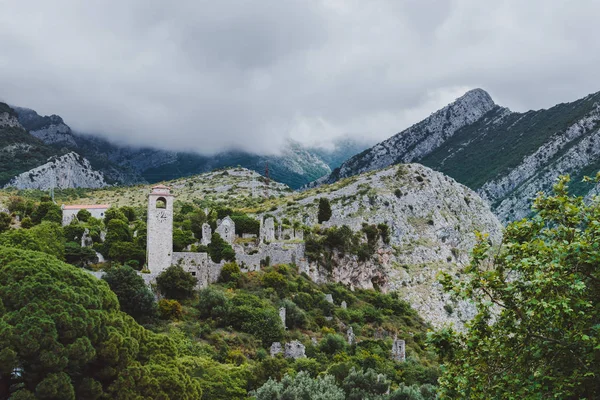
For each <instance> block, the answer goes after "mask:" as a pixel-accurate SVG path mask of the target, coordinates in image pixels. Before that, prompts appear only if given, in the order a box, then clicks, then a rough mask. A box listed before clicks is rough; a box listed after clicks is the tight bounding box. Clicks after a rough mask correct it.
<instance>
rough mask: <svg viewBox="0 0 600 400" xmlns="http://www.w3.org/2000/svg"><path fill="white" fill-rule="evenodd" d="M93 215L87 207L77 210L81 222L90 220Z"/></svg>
mask: <svg viewBox="0 0 600 400" xmlns="http://www.w3.org/2000/svg"><path fill="white" fill-rule="evenodd" d="M91 217H92V213H90V212H89V211H88V210H86V209H85V208H82V209H81V210H79V211H77V220H78V221H79V222H88V221H89V219H90V218H91Z"/></svg>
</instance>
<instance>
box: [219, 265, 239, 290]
mask: <svg viewBox="0 0 600 400" xmlns="http://www.w3.org/2000/svg"><path fill="white" fill-rule="evenodd" d="M241 277H242V271H240V267H239V266H238V265H237V263H235V262H230V263H227V264H225V265H223V268H222V269H221V275H220V276H219V282H222V283H233V284H234V285H237V283H238V281H239V280H240V279H241Z"/></svg>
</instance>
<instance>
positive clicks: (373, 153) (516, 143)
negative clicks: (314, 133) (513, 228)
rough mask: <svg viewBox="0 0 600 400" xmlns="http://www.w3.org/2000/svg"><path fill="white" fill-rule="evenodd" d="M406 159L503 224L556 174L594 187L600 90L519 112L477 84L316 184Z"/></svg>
mask: <svg viewBox="0 0 600 400" xmlns="http://www.w3.org/2000/svg"><path fill="white" fill-rule="evenodd" d="M405 162H419V163H421V164H424V165H426V166H428V167H431V168H433V169H435V170H437V171H440V172H443V173H445V174H447V175H449V176H451V177H453V178H454V179H456V180H457V181H458V182H460V183H463V184H464V185H466V186H468V187H470V188H471V189H473V190H475V191H477V192H478V193H479V194H480V195H481V197H483V198H484V199H485V200H486V201H488V202H489V204H490V205H491V207H492V210H493V211H494V212H495V213H496V215H497V216H498V217H499V218H500V220H501V221H502V222H505V223H507V222H509V221H513V220H517V219H520V218H523V217H525V216H527V215H529V214H530V213H531V211H530V208H531V203H532V200H533V198H534V197H535V196H536V194H537V193H538V192H540V191H543V192H549V191H550V190H551V188H552V185H553V183H554V182H555V181H556V179H557V178H558V176H559V175H564V174H569V175H571V177H572V189H573V191H574V193H575V194H578V195H583V196H589V194H590V193H591V190H592V189H593V188H592V186H590V185H588V186H586V185H583V184H581V181H582V178H583V177H584V176H585V175H591V176H594V175H595V174H596V172H598V170H600V92H598V93H594V94H590V95H588V96H586V97H584V98H582V99H579V100H576V101H574V102H571V103H561V104H558V105H556V106H554V107H552V108H550V109H547V110H544V109H543V110H537V111H528V112H525V113H518V112H512V111H510V110H509V109H507V108H503V107H500V106H498V105H496V104H494V102H493V101H492V99H491V97H490V96H489V95H488V94H487V93H485V92H484V91H483V90H480V89H476V90H473V91H470V92H468V93H466V94H465V95H464V96H463V97H461V98H459V99H458V100H456V101H455V102H454V103H452V104H450V105H449V106H447V107H445V108H443V109H441V110H439V111H437V112H436V113H434V114H432V115H431V116H430V117H429V118H427V119H425V120H423V121H422V122H419V123H418V124H416V125H414V126H412V127H410V128H409V129H407V130H405V131H403V132H401V133H399V134H397V135H395V136H393V137H392V138H390V139H388V140H386V141H384V142H381V143H379V144H377V145H375V146H374V147H373V148H371V149H369V150H367V151H365V152H363V153H361V154H358V155H356V156H355V157H352V158H351V159H349V160H348V161H346V162H345V163H343V164H342V165H341V167H340V168H339V169H338V170H335V171H334V172H333V173H332V174H331V175H329V176H328V177H326V178H323V179H321V180H320V181H317V182H316V183H315V184H314V185H313V186H316V185H318V184H320V183H324V182H325V183H327V182H329V183H330V182H334V181H336V180H338V179H340V178H343V177H348V176H352V175H356V174H359V173H362V172H364V171H369V170H372V169H377V168H381V167H383V166H386V165H391V164H397V163H405Z"/></svg>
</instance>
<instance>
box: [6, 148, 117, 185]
mask: <svg viewBox="0 0 600 400" xmlns="http://www.w3.org/2000/svg"><path fill="white" fill-rule="evenodd" d="M105 186H106V182H105V181H104V177H103V176H102V174H101V173H100V172H98V171H94V170H93V169H92V166H91V165H90V163H89V161H88V160H86V159H85V158H83V157H81V156H80V155H78V154H77V153H72V152H71V153H68V154H65V155H64V156H61V157H55V158H51V159H50V160H48V162H47V163H45V164H43V165H41V166H39V167H37V168H33V169H31V170H29V171H27V172H24V173H22V174H19V175H17V176H16V177H14V178H13V179H11V180H10V181H9V182H8V183H7V184H6V185H5V187H14V188H17V189H40V190H48V189H49V188H52V187H55V188H60V189H65V188H79V187H82V188H101V187H105Z"/></svg>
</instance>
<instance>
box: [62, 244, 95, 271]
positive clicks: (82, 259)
mask: <svg viewBox="0 0 600 400" xmlns="http://www.w3.org/2000/svg"><path fill="white" fill-rule="evenodd" d="M65 261H66V262H68V263H69V264H72V265H75V266H76V267H84V266H86V265H89V264H94V263H97V262H98V256H97V255H96V252H95V251H94V250H93V249H92V248H90V247H81V245H80V244H79V243H77V242H67V243H65Z"/></svg>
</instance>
